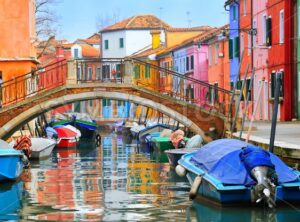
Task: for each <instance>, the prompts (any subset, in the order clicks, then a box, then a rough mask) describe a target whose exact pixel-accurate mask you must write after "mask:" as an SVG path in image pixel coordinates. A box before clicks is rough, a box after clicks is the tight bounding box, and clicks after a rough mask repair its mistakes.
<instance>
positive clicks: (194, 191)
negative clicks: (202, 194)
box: [189, 175, 202, 200]
mask: <svg viewBox="0 0 300 222" xmlns="http://www.w3.org/2000/svg"><path fill="white" fill-rule="evenodd" d="M201 182H202V176H201V175H198V176H196V178H195V180H194V182H193V184H192V186H191V189H190V193H189V197H190V200H194V199H195V198H196V196H197V192H198V189H199V186H200V184H201Z"/></svg>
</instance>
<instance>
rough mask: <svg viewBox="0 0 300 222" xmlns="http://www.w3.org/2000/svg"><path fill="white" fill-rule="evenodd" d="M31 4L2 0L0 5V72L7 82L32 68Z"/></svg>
mask: <svg viewBox="0 0 300 222" xmlns="http://www.w3.org/2000/svg"><path fill="white" fill-rule="evenodd" d="M34 9H35V1H34V0H24V1H9V0H3V1H1V4H0V21H1V25H0V32H1V33H2V34H1V38H0V45H1V47H0V71H1V72H2V80H3V81H7V80H10V79H11V78H13V77H14V78H15V77H17V76H20V75H24V74H26V73H29V72H31V71H32V70H33V69H35V68H36V65H37V64H38V61H37V59H36V50H35V42H36V32H35V13H34Z"/></svg>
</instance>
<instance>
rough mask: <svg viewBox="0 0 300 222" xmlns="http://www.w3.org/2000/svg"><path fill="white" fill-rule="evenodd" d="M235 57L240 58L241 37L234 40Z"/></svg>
mask: <svg viewBox="0 0 300 222" xmlns="http://www.w3.org/2000/svg"><path fill="white" fill-rule="evenodd" d="M233 56H234V57H236V58H239V57H240V37H238V36H237V37H235V38H234V55H233Z"/></svg>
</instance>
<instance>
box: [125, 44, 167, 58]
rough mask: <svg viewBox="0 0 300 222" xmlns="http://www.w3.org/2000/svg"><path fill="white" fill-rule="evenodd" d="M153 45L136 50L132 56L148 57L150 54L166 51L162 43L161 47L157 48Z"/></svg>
mask: <svg viewBox="0 0 300 222" xmlns="http://www.w3.org/2000/svg"><path fill="white" fill-rule="evenodd" d="M151 46H152V45H150V46H148V47H150V48H148V49H144V50H143V51H139V52H136V53H135V54H133V55H132V56H130V57H135V58H143V57H148V56H149V55H153V54H157V53H160V52H161V51H164V49H165V47H164V46H163V45H161V46H160V47H158V48H156V49H152V47H151Z"/></svg>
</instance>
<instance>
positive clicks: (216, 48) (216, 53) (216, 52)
mask: <svg viewBox="0 0 300 222" xmlns="http://www.w3.org/2000/svg"><path fill="white" fill-rule="evenodd" d="M218 60H219V43H216V44H215V64H218Z"/></svg>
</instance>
